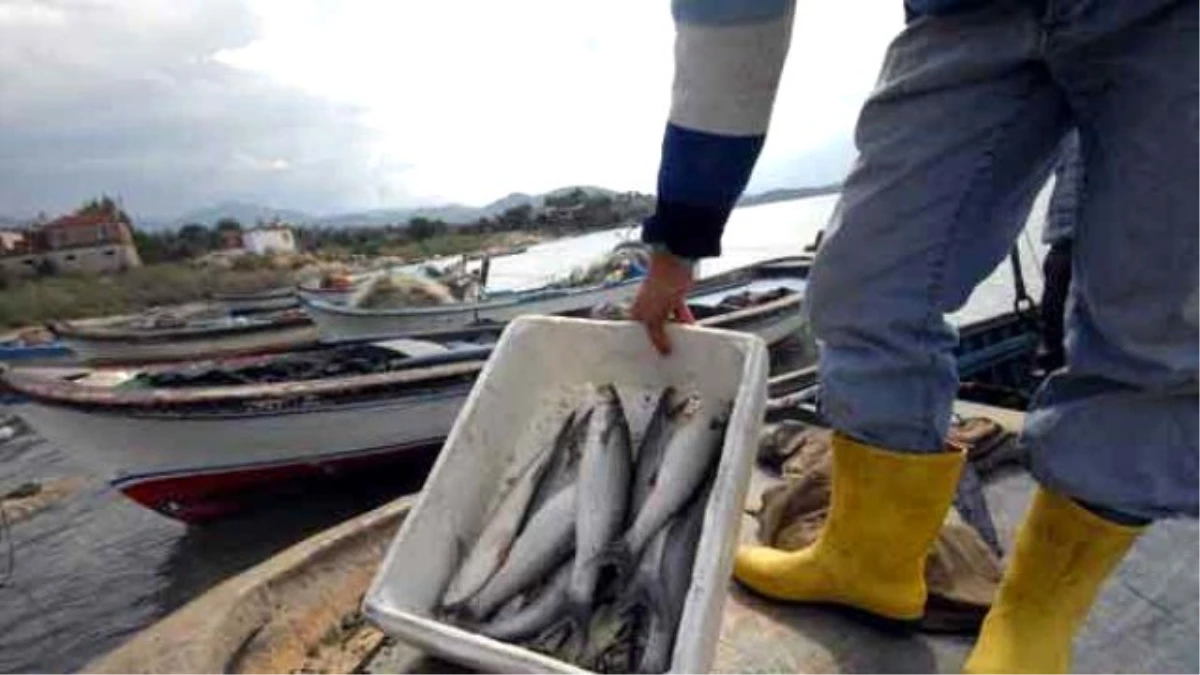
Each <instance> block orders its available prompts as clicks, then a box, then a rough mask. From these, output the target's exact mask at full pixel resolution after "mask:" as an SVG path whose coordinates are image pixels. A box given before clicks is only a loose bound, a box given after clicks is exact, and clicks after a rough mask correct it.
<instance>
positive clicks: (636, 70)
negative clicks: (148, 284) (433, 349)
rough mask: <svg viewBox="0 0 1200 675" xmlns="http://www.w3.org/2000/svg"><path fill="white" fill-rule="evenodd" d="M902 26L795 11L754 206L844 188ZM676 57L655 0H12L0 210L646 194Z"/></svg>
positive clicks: (884, 16)
mask: <svg viewBox="0 0 1200 675" xmlns="http://www.w3.org/2000/svg"><path fill="white" fill-rule="evenodd" d="M843 5H847V6H846V7H843ZM872 8H874V9H872ZM899 18H900V3H899V0H878V4H875V5H864V4H862V3H853V4H851V3H830V2H819V1H817V0H806V1H804V2H801V4H800V6H799V8H798V10H797V26H796V30H795V36H794V40H793V45H792V50H791V56H790V58H789V65H788V67H787V70H786V72H785V75H784V84H783V87H782V89H781V92H780V96H779V102H778V104H777V108H776V114H775V117H774V121H773V123H772V129H771V136H770V138H769V141H768V144H767V147H766V149H765V150H764V153H763V157H762V160H761V162H760V166H759V170H758V172H757V173H756V175H755V178H754V182H753V183H752V187H753V188H755V189H759V188H767V187H774V186H778V185H788V184H799V183H805V182H825V181H827V180H834V179H836V178H837V177H839V176H840V174H841V173H842V172H843V171H844V169H845V166H847V165H848V163H849V161H850V159H851V154H852V149H851V148H850V145H849V138H850V129H851V126H852V123H853V118H854V116H855V115H856V114H857V108H858V106H859V105H860V104H861V101H862V99H863V97H864V96H865V95H866V93H867V92H868V91H869V89H870V86H871V83H872V82H873V81H874V78H875V73H876V71H877V70H878V65H879V61H880V58H881V55H882V49H883V47H884V46H885V45H886V41H887V39H888V38H889V37H890V35H891V34H892V33H894V32H895V30H896V29H897V28H898V26H899ZM672 39H673V38H672V26H671V21H670V15H669V11H668V8H667V3H665V2H646V1H645V0H609V1H608V2H588V3H578V2H576V3H562V2H554V1H553V0H505V2H488V1H486V0H474V1H465V0H425V1H423V2H403V3H378V2H365V1H358V0H346V1H343V2H334V1H333V0H247V1H246V2H235V1H233V0H173V1H172V2H170V3H162V2H155V1H150V0H128V1H121V2H84V1H80V0H73V1H71V0H61V1H47V2H30V1H25V0H20V1H10V2H3V0H0V91H3V92H4V94H3V96H2V97H0V213H13V212H17V213H27V212H30V211H33V210H37V209H44V210H48V211H54V210H59V209H64V208H68V207H70V206H72V205H73V204H75V203H77V202H79V201H81V200H83V199H85V198H87V197H89V196H92V195H94V194H95V193H97V192H100V191H107V192H110V193H118V194H120V195H122V197H123V198H124V199H125V203H126V205H127V206H129V207H130V208H131V209H132V210H134V211H135V212H137V213H148V214H174V213H178V212H180V211H183V210H187V209H191V208H196V207H199V206H204V205H208V204H212V203H215V202H220V201H226V200H235V199H236V200H245V201H255V202H260V203H266V204H269V205H274V206H279V207H290V208H299V209H305V210H310V211H317V212H328V211H334V210H339V209H357V208H369V207H378V206H399V205H406V204H413V203H431V202H440V201H462V202H468V203H480V202H484V201H487V200H491V199H494V198H496V197H498V196H500V195H503V194H505V193H507V192H510V191H515V190H522V191H539V190H546V189H551V188H554V187H558V186H561V185H566V184H572V183H590V184H601V185H606V186H610V187H613V188H618V189H641V190H650V189H652V188H653V185H654V176H655V170H656V168H657V162H658V151H659V142H660V138H661V133H662V125H663V122H664V120H665V116H666V111H667V107H668V103H669V101H668V96H669V84H670V78H671V70H672V64H671V53H672Z"/></svg>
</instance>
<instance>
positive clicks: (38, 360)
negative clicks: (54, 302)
mask: <svg viewBox="0 0 1200 675" xmlns="http://www.w3.org/2000/svg"><path fill="white" fill-rule="evenodd" d="M73 361H75V354H74V353H73V352H72V351H71V350H70V348H69V347H67V345H66V344H64V343H63V341H62V340H59V339H57V338H55V337H54V335H53V334H52V333H51V332H50V331H49V330H47V329H46V328H45V327H43V326H30V327H26V328H22V329H18V330H14V331H11V332H9V333H8V334H6V335H2V336H0V363H5V364H9V365H22V366H50V365H63V364H67V363H71V362H73Z"/></svg>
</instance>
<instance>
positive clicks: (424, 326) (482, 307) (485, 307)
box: [301, 279, 638, 342]
mask: <svg viewBox="0 0 1200 675" xmlns="http://www.w3.org/2000/svg"><path fill="white" fill-rule="evenodd" d="M637 284H638V280H637V279H629V280H625V281H619V282H615V283H609V284H598V285H595V286H588V287H584V288H575V289H538V290H534V291H523V292H514V293H497V294H493V295H491V296H490V297H489V298H488V299H486V300H483V301H480V302H464V303H455V304H451V305H436V306H431V307H400V308H395V309H362V308H358V307H344V306H339V305H335V304H332V303H328V302H324V301H321V300H314V299H312V298H311V297H305V298H302V299H301V300H302V303H303V306H304V309H305V311H307V312H308V314H309V316H311V317H312V318H313V321H314V322H316V324H317V327H318V329H319V330H320V333H321V339H322V340H323V341H325V342H339V341H343V340H361V339H380V338H388V337H395V336H397V335H412V334H420V333H424V332H428V331H436V330H453V329H457V328H465V327H468V326H472V325H479V324H483V323H506V322H508V321H509V320H511V319H515V318H516V317H518V316H521V315H524V314H569V313H572V312H586V311H587V310H589V309H590V308H592V307H594V306H596V305H600V304H605V303H615V302H621V301H624V300H628V299H630V298H632V297H633V293H634V292H635V291H636V290H637Z"/></svg>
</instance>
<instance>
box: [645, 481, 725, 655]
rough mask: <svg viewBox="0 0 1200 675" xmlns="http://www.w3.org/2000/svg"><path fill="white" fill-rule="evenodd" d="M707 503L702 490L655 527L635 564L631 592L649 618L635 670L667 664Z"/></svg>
mask: <svg viewBox="0 0 1200 675" xmlns="http://www.w3.org/2000/svg"><path fill="white" fill-rule="evenodd" d="M707 505H708V490H707V489H702V490H700V493H699V495H697V498H696V499H693V500H692V503H691V504H689V505H688V507H687V509H686V510H685V511H684V512H683V513H680V514H678V515H676V516H675V518H673V519H672V521H671V523H670V524H668V526H667V527H663V528H662V529H661V530H659V534H658V535H656V536H655V538H654V541H653V542H651V544H650V546H649V547H647V549H646V553H645V554H644V556H643V558H642V560H643V563H642V564H641V565H639V566H638V575H637V577H636V580H635V582H634V584H635V586H634V588H635V590H634V592H635V593H636V594H638V595H640V596H641V597H642V598H643V599H644V600H645V601H646V610H647V612H646V613H647V615H648V617H649V627H648V629H647V634H646V638H645V646H644V649H643V651H642V654H641V657H640V659H639V660H638V667H637V670H638V672H641V673H661V672H665V671H666V670H667V668H668V667H669V666H670V665H671V652H672V650H673V649H674V647H675V635H676V633H678V631H679V619H680V617H681V616H682V615H683V605H684V602H685V601H686V600H687V592H688V588H689V587H690V586H691V582H692V565H693V563H695V560H696V547H697V545H698V544H699V543H700V534H701V532H702V530H703V526H704V511H705V507H706V506H707ZM647 560H651V561H652V562H650V563H647Z"/></svg>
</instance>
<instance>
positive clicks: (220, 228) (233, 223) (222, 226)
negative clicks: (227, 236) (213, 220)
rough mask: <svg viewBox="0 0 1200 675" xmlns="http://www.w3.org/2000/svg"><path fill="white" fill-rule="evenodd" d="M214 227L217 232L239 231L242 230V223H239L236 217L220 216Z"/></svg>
mask: <svg viewBox="0 0 1200 675" xmlns="http://www.w3.org/2000/svg"><path fill="white" fill-rule="evenodd" d="M215 227H216V230H217V234H224V233H226V232H241V231H242V224H241V223H239V222H238V221H237V219H236V218H228V217H226V218H222V219H220V220H218V221H217V224H216V225H215Z"/></svg>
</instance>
